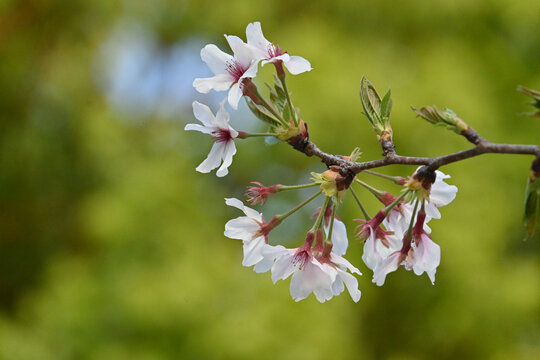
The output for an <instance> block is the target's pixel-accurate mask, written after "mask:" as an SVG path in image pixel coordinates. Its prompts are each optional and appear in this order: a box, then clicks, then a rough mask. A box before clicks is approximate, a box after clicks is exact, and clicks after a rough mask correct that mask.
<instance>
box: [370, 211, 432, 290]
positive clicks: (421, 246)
mask: <svg viewBox="0 0 540 360" xmlns="http://www.w3.org/2000/svg"><path fill="white" fill-rule="evenodd" d="M425 218H426V214H425V213H424V212H423V211H421V212H420V213H419V214H418V219H417V221H416V224H415V226H414V227H413V229H412V233H411V234H406V235H405V236H404V237H403V241H402V244H403V245H402V247H401V249H400V250H398V251H394V252H392V253H391V254H389V255H388V256H387V257H386V258H385V259H384V260H382V261H381V262H380V263H379V264H378V265H377V266H376V267H375V269H374V271H373V282H374V283H376V284H377V285H379V286H382V285H383V284H384V281H385V279H386V275H388V274H389V273H391V272H393V271H396V270H397V269H398V268H399V266H400V265H403V266H404V267H405V269H406V270H413V271H414V273H415V274H416V275H422V274H423V273H424V272H425V273H426V274H427V275H428V277H429V279H430V280H431V283H432V284H434V283H435V273H436V272H437V267H438V266H439V264H440V262H441V248H440V246H439V245H437V244H435V243H434V242H433V240H431V237H430V236H429V235H428V234H427V233H426V232H425V230H424V229H423V225H424V221H425Z"/></svg>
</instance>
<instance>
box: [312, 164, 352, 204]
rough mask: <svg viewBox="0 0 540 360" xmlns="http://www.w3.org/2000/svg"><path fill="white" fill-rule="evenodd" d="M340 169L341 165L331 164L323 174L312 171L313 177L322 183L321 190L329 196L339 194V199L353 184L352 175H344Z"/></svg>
mask: <svg viewBox="0 0 540 360" xmlns="http://www.w3.org/2000/svg"><path fill="white" fill-rule="evenodd" d="M340 170H341V168H340V167H339V166H330V168H329V169H328V170H326V171H325V172H323V173H322V174H318V173H314V172H312V173H311V176H312V178H311V179H312V180H313V181H314V182H315V183H318V184H320V186H321V190H322V191H323V193H324V194H325V195H326V196H327V197H332V196H337V199H338V200H341V198H342V197H343V195H344V194H345V192H346V191H347V189H348V188H349V186H350V185H351V182H352V179H351V178H350V176H343V175H342V174H341V171H340Z"/></svg>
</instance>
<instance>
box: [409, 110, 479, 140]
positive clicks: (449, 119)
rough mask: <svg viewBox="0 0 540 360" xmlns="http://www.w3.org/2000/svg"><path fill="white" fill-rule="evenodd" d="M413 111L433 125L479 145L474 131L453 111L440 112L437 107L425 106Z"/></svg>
mask: <svg viewBox="0 0 540 360" xmlns="http://www.w3.org/2000/svg"><path fill="white" fill-rule="evenodd" d="M412 110H413V111H414V112H415V113H416V114H417V115H418V116H420V117H421V118H422V119H424V120H427V121H429V122H430V123H432V124H433V125H436V126H442V127H446V129H448V130H451V131H453V132H455V133H456V134H458V135H463V136H465V137H466V138H467V140H469V141H470V142H472V143H473V144H478V142H479V141H480V137H479V136H478V134H477V133H476V131H475V130H474V129H472V128H471V127H470V126H469V125H467V123H466V122H465V121H463V120H461V118H460V117H459V116H457V114H456V113H455V112H453V111H452V110H451V109H448V108H447V109H444V110H439V109H438V108H437V107H436V106H435V105H433V106H424V107H422V108H420V109H416V108H414V107H413V108H412Z"/></svg>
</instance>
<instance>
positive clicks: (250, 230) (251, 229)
mask: <svg viewBox="0 0 540 360" xmlns="http://www.w3.org/2000/svg"><path fill="white" fill-rule="evenodd" d="M259 229H260V225H259V224H258V223H256V222H255V221H254V220H253V219H250V218H248V217H246V216H241V217H238V218H236V219H232V220H229V221H228V222H227V223H226V224H225V233H224V235H225V236H226V237H228V238H231V239H238V240H244V241H249V240H251V239H253V234H255V233H256V232H257V231H259Z"/></svg>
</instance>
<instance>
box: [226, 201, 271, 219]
mask: <svg viewBox="0 0 540 360" xmlns="http://www.w3.org/2000/svg"><path fill="white" fill-rule="evenodd" d="M225 204H227V205H229V206H232V207H235V208H237V209H238V210H241V211H243V212H244V214H245V215H246V216H247V217H249V218H251V219H253V220H256V221H258V222H263V216H262V214H261V213H260V212H258V211H257V210H254V209H252V208H250V207H247V206H245V205H244V203H243V202H242V201H240V200H238V199H236V198H225Z"/></svg>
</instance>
